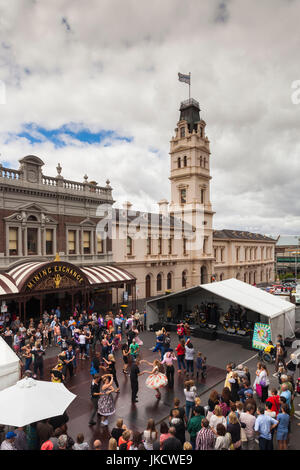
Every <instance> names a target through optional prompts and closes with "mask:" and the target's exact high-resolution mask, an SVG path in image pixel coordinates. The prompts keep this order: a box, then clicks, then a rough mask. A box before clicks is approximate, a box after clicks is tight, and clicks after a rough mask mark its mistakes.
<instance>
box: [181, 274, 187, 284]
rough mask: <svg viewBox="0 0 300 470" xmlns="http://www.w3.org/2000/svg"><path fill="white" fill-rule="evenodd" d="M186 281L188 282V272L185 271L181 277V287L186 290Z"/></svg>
mask: <svg viewBox="0 0 300 470" xmlns="http://www.w3.org/2000/svg"><path fill="white" fill-rule="evenodd" d="M186 280H187V275H186V271H183V272H182V276H181V285H182V287H184V288H185V287H186Z"/></svg>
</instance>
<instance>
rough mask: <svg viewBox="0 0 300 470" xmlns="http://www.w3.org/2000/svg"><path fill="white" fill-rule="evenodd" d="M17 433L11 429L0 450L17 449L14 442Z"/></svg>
mask: <svg viewBox="0 0 300 470" xmlns="http://www.w3.org/2000/svg"><path fill="white" fill-rule="evenodd" d="M16 437H17V435H16V433H15V432H13V431H9V432H8V433H7V434H6V436H5V440H4V441H3V442H2V444H1V447H0V450H17V448H16V446H15V444H14V442H15V439H16Z"/></svg>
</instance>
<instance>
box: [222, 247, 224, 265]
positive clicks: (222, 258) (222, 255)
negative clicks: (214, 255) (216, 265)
mask: <svg viewBox="0 0 300 470" xmlns="http://www.w3.org/2000/svg"><path fill="white" fill-rule="evenodd" d="M221 261H222V262H223V261H224V248H221Z"/></svg>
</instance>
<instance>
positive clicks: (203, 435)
mask: <svg viewBox="0 0 300 470" xmlns="http://www.w3.org/2000/svg"><path fill="white" fill-rule="evenodd" d="M214 446H215V435H214V433H213V431H212V430H211V429H209V428H201V429H200V431H199V432H198V434H197V437H196V450H213V449H214Z"/></svg>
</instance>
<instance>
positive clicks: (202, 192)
mask: <svg viewBox="0 0 300 470" xmlns="http://www.w3.org/2000/svg"><path fill="white" fill-rule="evenodd" d="M204 194H205V189H203V188H201V193H200V197H201V204H204Z"/></svg>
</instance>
